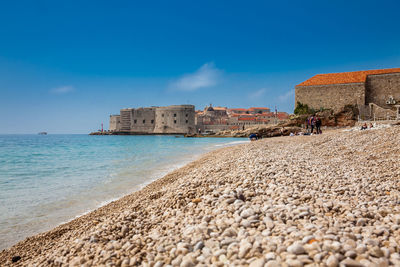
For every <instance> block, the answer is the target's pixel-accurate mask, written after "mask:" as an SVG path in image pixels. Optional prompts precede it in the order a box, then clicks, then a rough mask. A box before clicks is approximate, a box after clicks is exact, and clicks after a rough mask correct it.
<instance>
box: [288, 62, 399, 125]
mask: <svg viewBox="0 0 400 267" xmlns="http://www.w3.org/2000/svg"><path fill="white" fill-rule="evenodd" d="M295 92H296V96H295V103H296V104H297V103H298V102H300V103H302V104H307V105H308V106H309V107H310V108H313V109H320V108H325V109H326V108H329V109H332V110H333V111H334V112H338V111H340V110H342V109H343V108H344V107H345V106H346V105H353V106H358V108H359V110H360V114H361V115H364V116H366V117H367V116H369V117H375V116H378V117H398V116H399V106H398V105H396V104H400V68H393V69H380V70H368V71H355V72H343V73H329V74H318V75H315V76H314V77H311V78H310V79H308V80H306V81H304V82H302V83H300V84H299V85H297V86H296V87H295Z"/></svg>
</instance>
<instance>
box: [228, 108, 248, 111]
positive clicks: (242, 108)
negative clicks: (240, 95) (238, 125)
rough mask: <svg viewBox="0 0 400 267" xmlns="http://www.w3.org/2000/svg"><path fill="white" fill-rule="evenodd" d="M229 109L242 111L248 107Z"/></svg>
mask: <svg viewBox="0 0 400 267" xmlns="http://www.w3.org/2000/svg"><path fill="white" fill-rule="evenodd" d="M229 110H241V111H246V110H247V109H245V108H230V109H229Z"/></svg>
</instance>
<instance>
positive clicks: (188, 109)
mask: <svg viewBox="0 0 400 267" xmlns="http://www.w3.org/2000/svg"><path fill="white" fill-rule="evenodd" d="M155 121H156V125H155V128H154V133H156V134H163V133H168V134H186V133H195V132H196V128H195V111H194V106H193V105H176V106H168V107H157V108H156V112H155Z"/></svg>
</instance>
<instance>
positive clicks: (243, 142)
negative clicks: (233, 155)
mask: <svg viewBox="0 0 400 267" xmlns="http://www.w3.org/2000/svg"><path fill="white" fill-rule="evenodd" d="M249 142H250V141H249V140H246V141H232V142H229V143H225V144H217V145H215V146H216V147H223V146H234V145H238V144H245V143H249Z"/></svg>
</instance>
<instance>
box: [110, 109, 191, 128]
mask: <svg viewBox="0 0 400 267" xmlns="http://www.w3.org/2000/svg"><path fill="white" fill-rule="evenodd" d="M194 117H195V111H194V106H193V105H173V106H167V107H146V108H136V109H135V108H125V109H121V110H120V114H119V115H111V116H110V127H109V131H110V132H115V133H120V134H188V133H195V132H196V128H195V123H194V120H195V118H194Z"/></svg>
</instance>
